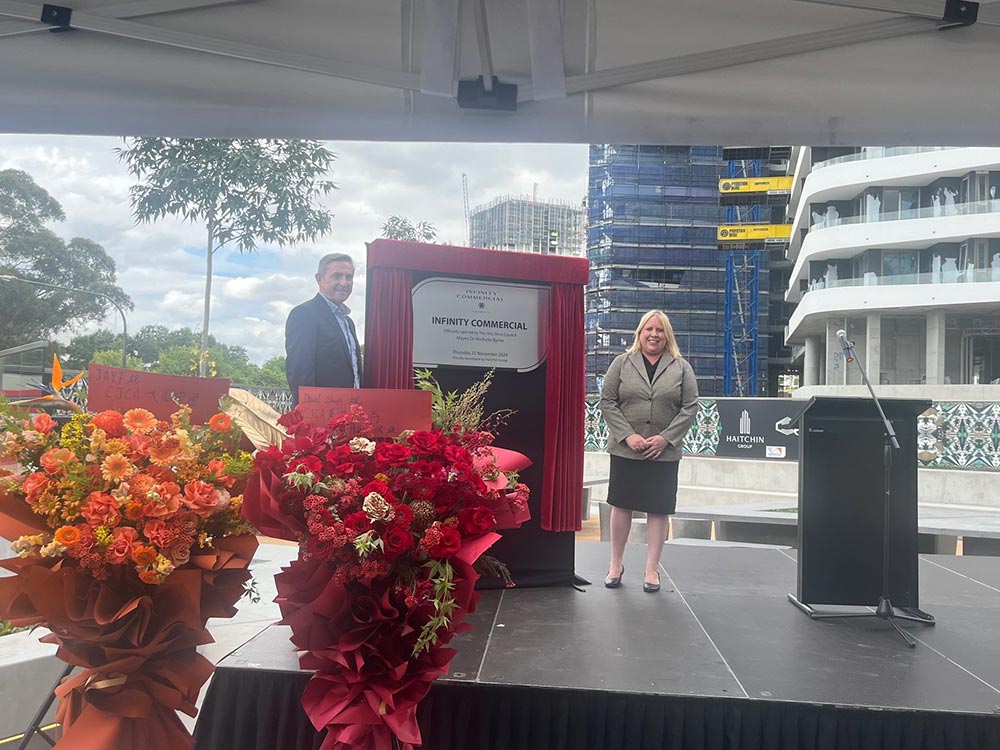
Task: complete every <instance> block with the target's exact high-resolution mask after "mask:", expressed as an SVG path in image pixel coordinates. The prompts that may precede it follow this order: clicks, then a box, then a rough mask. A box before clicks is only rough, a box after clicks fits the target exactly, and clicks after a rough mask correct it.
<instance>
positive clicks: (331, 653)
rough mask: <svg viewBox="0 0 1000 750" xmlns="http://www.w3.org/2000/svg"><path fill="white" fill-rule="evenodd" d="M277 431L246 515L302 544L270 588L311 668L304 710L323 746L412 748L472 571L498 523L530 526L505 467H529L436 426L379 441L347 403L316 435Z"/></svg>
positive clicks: (458, 623)
mask: <svg viewBox="0 0 1000 750" xmlns="http://www.w3.org/2000/svg"><path fill="white" fill-rule="evenodd" d="M283 424H284V425H285V426H286V428H287V429H288V432H289V434H290V437H289V438H288V439H287V440H285V441H284V443H283V445H282V447H281V448H280V449H279V448H277V447H272V448H270V449H268V450H265V451H261V452H259V453H258V454H257V456H256V459H255V464H256V467H257V472H256V475H255V477H254V479H253V480H251V482H250V484H249V485H248V487H247V493H246V502H245V504H244V512H245V513H246V515H247V517H248V518H249V520H250V521H251V522H252V523H253V524H254V525H255V526H256V527H257V528H258V529H259V530H260V531H261V532H262V533H266V534H271V535H274V536H279V537H284V538H287V539H295V540H298V541H299V544H300V553H299V559H298V560H297V561H295V562H294V563H293V564H292V565H291V566H290V567H289V568H286V569H285V570H284V571H282V572H281V573H280V574H279V575H278V576H277V587H278V603H279V605H280V606H281V610H282V614H283V616H284V619H283V621H282V622H283V623H284V624H287V625H289V626H290V627H291V629H292V642H293V643H294V644H295V645H296V646H297V647H298V648H299V649H300V650H301V651H303V652H304V653H303V654H302V656H301V659H300V661H301V664H302V666H303V667H304V668H306V669H312V670H315V671H316V674H315V675H314V677H313V678H312V680H311V681H310V683H309V685H308V687H307V688H306V691H305V693H304V695H303V706H304V707H305V710H306V714H307V715H308V716H309V718H310V720H311V721H312V723H313V725H314V726H315V728H316V730H317V731H320V730H322V729H324V728H325V729H327V730H328V731H327V736H326V740H325V742H324V744H323V748H324V750H347V749H348V748H352V749H353V750H365V749H367V750H388V748H391V747H402V748H413V747H414V746H417V745H419V744H420V731H419V729H418V727H417V722H416V707H417V704H418V702H419V701H420V699H421V698H423V696H424V695H426V693H427V691H428V690H429V688H430V685H431V683H432V682H433V681H434V680H435V679H436V678H437V677H439V676H440V675H442V674H444V673H445V672H446V671H447V667H448V663H449V662H450V660H451V658H452V656H453V655H454V651H453V650H451V649H447V648H444V646H445V644H446V643H448V641H449V640H450V639H451V638H452V636H454V635H455V634H456V633H459V632H462V631H463V630H464V629H466V628H467V627H468V626H466V625H464V624H463V622H462V621H463V619H464V618H465V617H466V615H468V614H469V613H470V612H472V611H473V609H474V607H475V603H476V600H477V598H478V595H477V594H476V593H475V591H474V585H475V582H476V579H477V578H478V573H477V572H476V570H475V568H474V567H473V565H474V563H476V561H477V559H479V558H480V556H481V555H482V554H483V552H484V551H485V550H486V549H488V548H489V547H490V545H492V544H493V543H494V542H495V541H496V539H498V538H499V536H498V535H497V534H496V533H495V531H496V529H497V528H498V521H497V519H498V516H502V517H503V518H504V520H505V523H506V525H508V526H515V525H517V524H519V523H520V522H522V521H523V520H525V519H526V518H527V504H526V499H527V492H528V490H527V488H526V487H525V486H524V485H523V484H518V483H517V481H516V475H513V474H508V473H505V472H504V470H503V468H502V467H504V466H506V467H510V466H511V464H512V463H516V464H518V465H520V466H521V467H522V468H523V467H524V466H525V465H527V460H526V459H524V457H523V456H520V454H512V453H511V455H503V454H498V453H495V452H494V449H492V447H491V446H490V443H491V441H492V439H493V436H492V435H491V434H490V433H488V432H486V431H483V430H477V429H468V428H467V427H466V426H463V425H460V424H451V425H450V426H449V425H446V424H443V423H441V422H440V421H439V422H438V423H437V424H438V426H437V427H436V428H435V429H432V430H429V431H422V432H407V433H404V434H402V435H400V436H398V437H397V438H395V439H393V440H376V439H375V438H374V437H373V434H372V428H371V425H370V423H369V420H368V418H367V415H366V414H365V413H364V411H362V410H361V409H360V408H359V407H357V406H355V407H353V408H352V410H351V411H350V413H348V414H345V415H342V416H340V417H338V418H335V419H334V420H332V421H331V422H330V424H329V426H328V427H326V428H319V427H316V426H313V425H309V424H307V423H305V422H303V421H301V416H300V415H298V414H297V413H296V412H293V413H292V414H290V415H286V417H285V418H283ZM477 426H478V425H477ZM513 456H520V459H518V460H517V461H516V462H512V461H511V460H510V459H511V458H512V457H513Z"/></svg>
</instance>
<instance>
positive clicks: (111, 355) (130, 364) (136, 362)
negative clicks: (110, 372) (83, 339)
mask: <svg viewBox="0 0 1000 750" xmlns="http://www.w3.org/2000/svg"><path fill="white" fill-rule="evenodd" d="M87 364H92V365H105V366H106V367H121V366H122V348H121V347H120V346H119V347H118V348H117V349H101V350H100V351H96V352H94V354H93V356H92V357H91V358H90V362H88V363H87ZM125 366H126V367H127V368H128V369H129V370H143V369H145V368H144V367H143V364H142V360H141V359H139V358H138V357H135V356H133V355H131V354H129V355H128V357H126V359H125ZM84 367H86V365H84ZM80 369H81V370H82V369H83V367H81V368H80Z"/></svg>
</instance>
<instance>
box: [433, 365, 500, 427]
mask: <svg viewBox="0 0 1000 750" xmlns="http://www.w3.org/2000/svg"><path fill="white" fill-rule="evenodd" d="M493 373H494V371H493V370H489V371H488V372H487V373H486V374H485V375H483V377H482V379H480V380H478V381H476V382H475V383H473V384H472V385H470V386H469V387H468V388H466V389H465V390H464V391H462V392H461V393H459V392H458V391H449V392H448V393H445V392H444V391H443V390H442V389H441V386H440V385H439V384H438V382H437V381H436V380H435V379H434V377H433V375H432V374H431V371H430V370H415V371H414V385H416V387H417V389H418V390H421V391H429V392H430V394H431V421H432V423H433V425H434V429H436V430H442V431H443V432H452V431H453V430H455V429H456V428H459V429H462V430H464V431H467V432H477V431H485V432H494V433H495V432H496V430H497V428H499V427H501V426H502V425H504V424H506V423H507V421H508V420H509V419H510V417H511V416H513V414H514V411H513V410H511V409H500V410H499V411H495V412H493V413H492V414H490V415H489V416H484V414H485V413H486V393H487V392H488V391H489V389H490V385H491V384H492V383H493Z"/></svg>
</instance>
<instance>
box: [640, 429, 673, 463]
mask: <svg viewBox="0 0 1000 750" xmlns="http://www.w3.org/2000/svg"><path fill="white" fill-rule="evenodd" d="M668 445H670V443H668V442H667V441H666V440H664V439H663V437H662V436H660V435H653V437H650V438H646V449H645V450H644V451H643V452H642V457H643V458H659V457H660V454H661V453H663V451H664V450H665V449H666V447H667V446H668Z"/></svg>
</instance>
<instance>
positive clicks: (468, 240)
mask: <svg viewBox="0 0 1000 750" xmlns="http://www.w3.org/2000/svg"><path fill="white" fill-rule="evenodd" d="M462 201H463V202H464V203H465V244H466V245H468V246H469V247H472V224H471V222H470V220H469V177H468V175H466V174H465V172H462Z"/></svg>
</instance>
